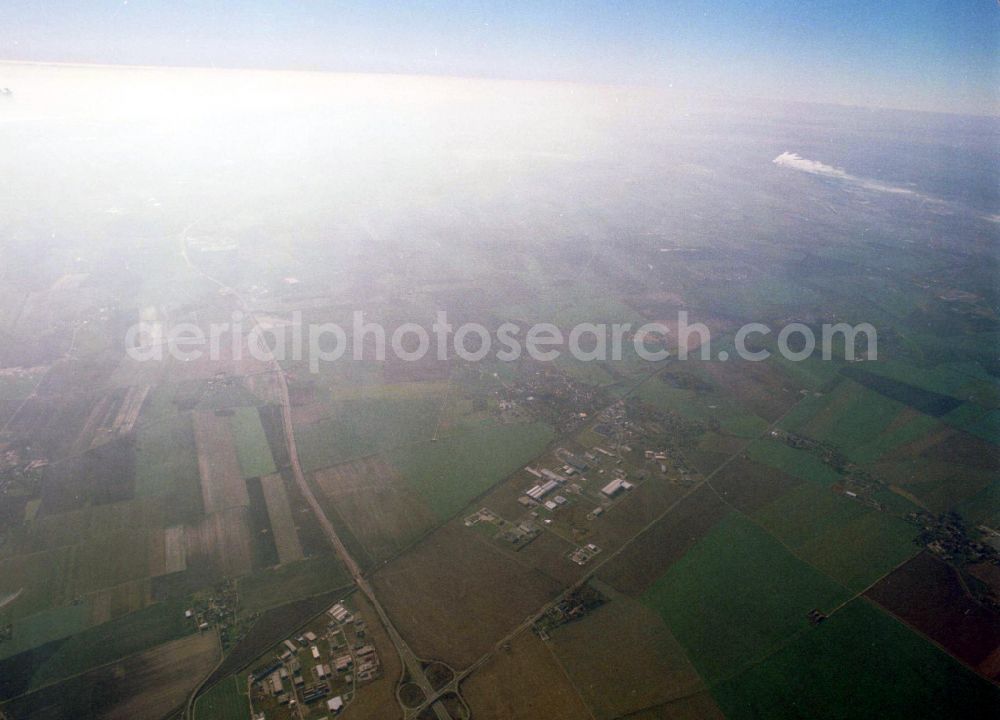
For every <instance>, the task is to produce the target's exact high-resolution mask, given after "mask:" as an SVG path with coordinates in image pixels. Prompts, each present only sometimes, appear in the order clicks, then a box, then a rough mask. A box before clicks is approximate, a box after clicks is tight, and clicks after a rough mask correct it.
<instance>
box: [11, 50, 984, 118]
mask: <svg viewBox="0 0 1000 720" xmlns="http://www.w3.org/2000/svg"><path fill="white" fill-rule="evenodd" d="M0 65H35V66H47V67H72V68H95V69H107V70H116V69H119V70H208V71H218V72H246V73H253V72H257V73H272V74H283V73H296V74H312V75H344V76H359V77H360V76H374V77H387V78H415V79H417V78H419V79H430V80H459V81H487V82H497V83H527V84H546V85H569V86H579V87H587V88H605V89H610V90H634V91H647V92H650V91H652V92H657V93H662V94H669V93H671V92H674V93H677V94H678V95H679V96H683V97H687V98H697V99H702V100H731V101H745V102H762V103H783V104H790V105H809V106H814V107H836V108H843V109H851V110H867V111H886V112H906V113H920V114H925V115H943V116H948V117H968V118H983V119H993V120H1000V107H998V108H997V110H996V111H995V112H994V113H989V112H983V113H975V112H957V111H948V110H928V109H925V108H913V107H900V106H893V105H861V104H856V103H849V102H834V101H832V100H801V99H792V98H773V97H764V96H759V95H737V94H733V93H731V92H719V93H717V94H708V93H706V94H697V93H680V92H679V91H676V90H674V89H673V88H672V87H665V86H663V85H657V84H651V83H638V84H637V83H609V82H587V81H583V80H568V79H555V78H512V77H505V76H501V75H496V76H493V75H461V74H459V75H455V74H445V73H420V72H386V71H378V70H335V69H330V68H325V69H321V68H294V67H288V68H267V67H253V66H232V65H221V66H220V65H172V64H162V65H156V64H132V63H108V62H88V61H78V60H77V61H67V60H23V59H21V60H15V59H6V58H2V57H0Z"/></svg>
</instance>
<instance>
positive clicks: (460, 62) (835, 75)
mask: <svg viewBox="0 0 1000 720" xmlns="http://www.w3.org/2000/svg"><path fill="white" fill-rule="evenodd" d="M2 15H3V22H2V24H0V60H2V59H7V60H46V61H63V62H96V63H112V64H118V63H121V64H140V65H145V64H152V65H196V66H217V67H254V68H275V69H320V70H347V71H374V72H393V73H429V74H443V75H472V76H485V77H502V78H517V79H546V80H573V81H580V82H602V83H623V84H654V85H662V86H667V87H671V86H672V87H673V88H674V89H676V90H678V91H680V92H685V93H695V94H710V95H714V94H732V95H737V96H743V95H752V96H759V97H771V98H779V99H793V100H807V101H818V102H836V103H846V104H854V105H869V106H884V107H903V108H917V109H927V110H942V111H950V112H968V113H985V114H1000V102H998V92H997V88H998V83H1000V72H998V55H997V50H998V44H1000V4H998V2H997V0H839V1H834V0H747V1H746V2H734V1H732V0H719V1H717V2H709V1H707V0H699V1H695V0H659V1H658V2H653V1H645V2H640V1H630V0H618V1H612V0H605V1H603V2H564V1H561V0H530V1H524V2H522V1H521V0H507V1H504V0H493V1H488V0H484V1H482V2H448V1H445V2H427V1H424V0H409V1H408V2H399V3H392V2H379V3H374V2H370V3H369V2H353V1H347V2H338V1H336V0H228V1H220V0H214V1H213V0H87V1H86V2H80V0H5V2H4V3H3V13H2ZM0 84H2V82H0Z"/></svg>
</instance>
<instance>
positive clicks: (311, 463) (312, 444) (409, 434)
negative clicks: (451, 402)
mask: <svg viewBox="0 0 1000 720" xmlns="http://www.w3.org/2000/svg"><path fill="white" fill-rule="evenodd" d="M443 400H444V397H443V394H433V395H422V396H421V395H417V396H414V397H403V398H399V397H381V396H375V397H351V398H345V399H341V400H338V401H334V402H333V403H331V406H330V412H331V416H330V417H329V418H328V419H326V420H321V421H319V422H316V423H312V424H309V425H302V426H299V427H296V428H295V438H296V444H297V446H298V450H299V456H300V458H301V461H302V468H303V470H305V471H306V472H311V471H313V470H318V469H320V468H325V467H331V466H333V465H337V464H339V463H342V462H345V461H347V460H351V459H354V458H358V457H362V456H364V455H370V454H372V453H374V452H377V451H378V450H381V449H386V448H392V447H394V446H396V445H402V444H405V443H412V442H416V441H419V440H427V439H430V437H431V435H432V434H433V433H434V429H435V426H436V423H437V417H438V412H439V410H440V407H441V404H442V402H443Z"/></svg>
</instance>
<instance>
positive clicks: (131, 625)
mask: <svg viewBox="0 0 1000 720" xmlns="http://www.w3.org/2000/svg"><path fill="white" fill-rule="evenodd" d="M184 610H185V605H184V601H183V600H176V601H169V602H161V603H157V604H155V605H150V606H149V607H147V608H144V609H143V610H140V611H138V612H134V613H132V614H131V615H126V616H124V617H122V618H119V619H117V620H112V621H111V622H108V623H104V624H103V625H95V626H94V627H91V628H89V629H87V630H84V631H83V632H81V633H79V634H77V635H74V636H73V637H72V638H70V639H69V640H67V641H66V642H64V643H63V644H62V645H61V646H60V647H59V649H58V650H57V651H56V652H55V654H53V655H52V656H51V657H50V658H48V660H46V662H45V664H43V665H42V666H41V668H39V670H38V671H37V672H36V673H35V676H34V677H33V678H32V682H31V685H32V687H33V688H37V687H41V686H42V685H46V684H48V683H51V682H54V681H56V680H60V679H62V678H67V677H70V676H72V675H76V674H77V673H81V672H83V671H84V670H87V669H89V668H92V667H96V666H97V665H103V664H104V663H108V662H111V661H112V660H117V659H118V658H123V657H125V656H127V655H131V654H133V653H137V652H140V651H142V650H146V649H148V648H151V647H155V646H156V645H161V644H163V643H165V642H169V641H170V640H176V639H177V638H180V637H183V636H185V635H188V634H190V633H192V632H194V630H195V627H194V622H193V621H191V620H187V619H185V617H184Z"/></svg>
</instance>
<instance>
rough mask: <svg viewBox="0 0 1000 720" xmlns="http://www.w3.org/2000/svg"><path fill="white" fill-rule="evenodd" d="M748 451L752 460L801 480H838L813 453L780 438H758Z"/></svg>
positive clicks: (826, 481)
mask: <svg viewBox="0 0 1000 720" xmlns="http://www.w3.org/2000/svg"><path fill="white" fill-rule="evenodd" d="M748 452H749V453H750V458H751V459H752V460H756V461H757V462H760V463H763V464H765V465H770V466H771V467H773V468H776V469H778V470H781V471H782V472H786V473H788V474H789V475H792V476H794V477H797V478H801V479H802V480H815V481H817V482H822V483H827V484H833V483H835V482H837V481H838V480H840V475H838V474H837V472H836V471H834V470H833V469H832V468H830V467H829V466H828V465H826V464H825V463H824V462H823V461H822V460H820V459H819V458H817V457H816V456H815V455H813V454H812V453H810V452H807V451H805V450H797V449H796V448H793V447H789V446H788V445H786V444H785V443H783V442H781V441H780V440H772V439H770V438H768V439H766V440H758V441H757V442H755V443H753V444H752V445H751V446H750V448H749V450H748Z"/></svg>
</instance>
